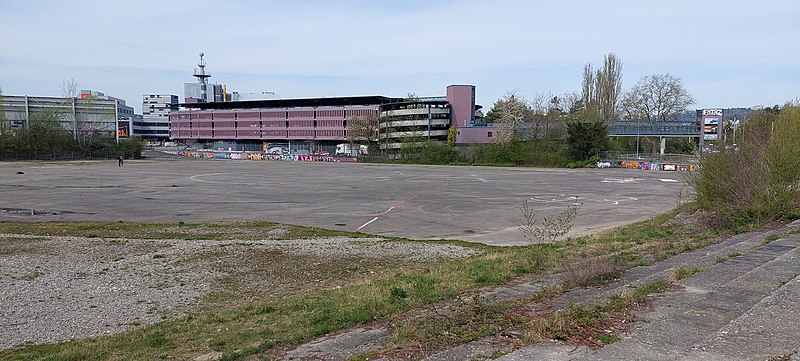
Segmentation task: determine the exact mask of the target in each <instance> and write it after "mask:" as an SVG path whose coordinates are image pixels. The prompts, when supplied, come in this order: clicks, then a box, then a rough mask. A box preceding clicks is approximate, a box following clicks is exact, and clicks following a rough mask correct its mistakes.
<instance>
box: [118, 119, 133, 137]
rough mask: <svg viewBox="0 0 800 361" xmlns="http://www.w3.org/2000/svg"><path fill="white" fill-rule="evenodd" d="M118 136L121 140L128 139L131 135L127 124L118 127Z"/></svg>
mask: <svg viewBox="0 0 800 361" xmlns="http://www.w3.org/2000/svg"><path fill="white" fill-rule="evenodd" d="M117 135H119V137H120V138H123V137H128V136H130V135H131V133H130V129H128V124H127V123H126V124H123V123H120V124H118V125H117Z"/></svg>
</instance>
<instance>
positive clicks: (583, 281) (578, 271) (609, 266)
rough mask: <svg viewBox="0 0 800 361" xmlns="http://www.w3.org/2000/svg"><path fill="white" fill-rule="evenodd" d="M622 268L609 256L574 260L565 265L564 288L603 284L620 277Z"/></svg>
mask: <svg viewBox="0 0 800 361" xmlns="http://www.w3.org/2000/svg"><path fill="white" fill-rule="evenodd" d="M621 272H622V268H621V267H620V266H619V265H618V264H616V263H614V262H612V261H611V260H610V259H607V258H594V259H588V260H584V261H582V262H572V263H569V264H568V265H567V266H566V267H565V275H564V288H566V289H570V288H574V287H588V286H594V285H599V284H603V283H605V282H608V281H611V280H613V279H616V278H617V277H619V275H620V273H621Z"/></svg>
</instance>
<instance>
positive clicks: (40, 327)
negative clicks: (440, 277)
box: [0, 234, 478, 349]
mask: <svg viewBox="0 0 800 361" xmlns="http://www.w3.org/2000/svg"><path fill="white" fill-rule="evenodd" d="M253 249H258V250H278V251H281V252H286V253H292V254H299V255H306V256H314V257H319V258H336V257H340V258H341V257H361V258H369V259H382V258H386V259H393V260H401V261H407V262H419V261H434V260H439V259H446V258H458V257H467V256H470V255H474V254H476V253H478V251H476V250H474V249H470V248H466V247H461V246H456V245H451V244H440V243H428V242H385V241H383V240H382V239H380V238H367V239H364V238H347V237H333V238H322V239H305V240H259V241H238V240H226V241H211V240H191V241H186V240H141V239H103V238H86V237H53V236H26V235H9V234H0V305H2V307H0V349H4V348H10V347H14V346H16V345H20V344H25V343H33V344H40V343H53V342H60V341H67V340H73V339H82V338H86V337H94V336H102V335H108V334H113V333H120V332H126V331H130V330H133V329H137V328H141V327H145V326H148V325H151V324H154V323H157V322H160V321H163V320H166V319H174V318H177V317H180V316H182V315H184V314H185V313H186V312H187V311H189V310H190V309H191V307H193V306H196V304H197V301H198V299H199V298H200V297H202V296H204V295H206V294H208V293H209V292H210V291H212V289H213V288H214V285H215V282H216V281H217V280H219V279H221V278H223V277H225V276H226V275H228V274H227V273H225V272H222V271H220V267H218V266H219V265H218V264H215V263H214V261H213V260H207V259H204V257H203V255H205V254H208V253H209V252H230V253H245V254H246V252H247V251H248V250H253ZM278 282H279V280H278Z"/></svg>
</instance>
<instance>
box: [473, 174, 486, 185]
mask: <svg viewBox="0 0 800 361" xmlns="http://www.w3.org/2000/svg"><path fill="white" fill-rule="evenodd" d="M470 175H471V176H473V177H475V178H477V179H478V180H479V181H481V182H483V183H489V181H487V180H486V179H483V178H481V177H478V175H477V174H470Z"/></svg>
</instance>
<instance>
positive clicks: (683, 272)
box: [673, 266, 703, 281]
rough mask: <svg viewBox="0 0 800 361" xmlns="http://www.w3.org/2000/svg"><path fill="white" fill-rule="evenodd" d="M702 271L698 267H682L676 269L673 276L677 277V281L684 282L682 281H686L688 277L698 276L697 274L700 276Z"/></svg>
mask: <svg viewBox="0 0 800 361" xmlns="http://www.w3.org/2000/svg"><path fill="white" fill-rule="evenodd" d="M702 271H703V270H702V269H700V268H697V267H694V268H686V267H683V266H680V267H678V268H677V269H675V273H674V274H673V276H674V277H675V280H676V281H680V280H682V279H684V278H686V277H689V276H693V275H696V274H698V273H700V272H702Z"/></svg>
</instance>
